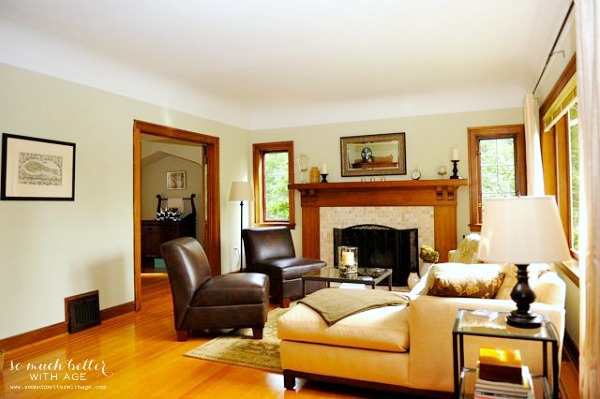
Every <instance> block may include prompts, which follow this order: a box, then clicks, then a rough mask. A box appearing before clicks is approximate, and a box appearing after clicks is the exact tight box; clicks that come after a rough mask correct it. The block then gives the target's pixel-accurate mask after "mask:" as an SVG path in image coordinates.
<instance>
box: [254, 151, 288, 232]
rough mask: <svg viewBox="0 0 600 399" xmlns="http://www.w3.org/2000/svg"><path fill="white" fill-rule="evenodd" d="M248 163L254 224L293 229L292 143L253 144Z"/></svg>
mask: <svg viewBox="0 0 600 399" xmlns="http://www.w3.org/2000/svg"><path fill="white" fill-rule="evenodd" d="M252 163H253V173H254V192H255V201H254V222H255V224H256V225H259V226H260V225H263V226H289V227H290V228H294V227H295V219H294V192H293V190H289V189H288V184H291V183H293V182H294V142H293V141H280V142H274V143H257V144H254V145H253V146H252Z"/></svg>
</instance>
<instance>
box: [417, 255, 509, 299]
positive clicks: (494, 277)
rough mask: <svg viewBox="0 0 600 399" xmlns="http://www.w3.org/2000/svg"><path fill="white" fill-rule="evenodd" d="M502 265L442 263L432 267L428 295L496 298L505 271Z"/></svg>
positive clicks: (428, 280) (428, 282)
mask: <svg viewBox="0 0 600 399" xmlns="http://www.w3.org/2000/svg"><path fill="white" fill-rule="evenodd" d="M501 268H502V266H501V265H496V264H482V263H478V264H462V263H440V264H436V265H434V266H432V267H431V269H430V270H429V277H428V279H427V287H428V289H427V295H432V296H444V297H466V298H495V297H496V294H497V293H498V290H499V289H500V286H501V285H502V281H503V280H504V273H501Z"/></svg>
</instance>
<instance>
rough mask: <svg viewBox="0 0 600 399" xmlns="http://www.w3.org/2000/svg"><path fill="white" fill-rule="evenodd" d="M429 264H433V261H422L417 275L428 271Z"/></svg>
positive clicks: (422, 274)
mask: <svg viewBox="0 0 600 399" xmlns="http://www.w3.org/2000/svg"><path fill="white" fill-rule="evenodd" d="M431 266H433V263H430V262H423V263H422V264H421V267H420V268H419V276H421V277H423V276H424V275H425V274H426V273H427V272H428V271H429V268H430V267H431Z"/></svg>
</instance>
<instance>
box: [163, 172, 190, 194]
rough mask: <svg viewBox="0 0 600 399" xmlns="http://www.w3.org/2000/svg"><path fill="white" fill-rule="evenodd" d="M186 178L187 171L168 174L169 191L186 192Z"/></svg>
mask: <svg viewBox="0 0 600 399" xmlns="http://www.w3.org/2000/svg"><path fill="white" fill-rule="evenodd" d="M185 188H186V176H185V170H178V171H175V172H167V189H168V190H185Z"/></svg>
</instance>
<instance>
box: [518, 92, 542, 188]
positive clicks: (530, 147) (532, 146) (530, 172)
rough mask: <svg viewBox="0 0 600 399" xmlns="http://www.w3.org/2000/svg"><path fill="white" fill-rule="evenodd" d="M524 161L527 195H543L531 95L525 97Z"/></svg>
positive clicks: (536, 112)
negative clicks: (525, 165) (525, 163)
mask: <svg viewBox="0 0 600 399" xmlns="http://www.w3.org/2000/svg"><path fill="white" fill-rule="evenodd" d="M523 110H524V115H523V120H524V121H525V148H526V151H525V160H526V162H527V195H544V194H545V193H546V192H545V189H544V170H543V167H542V150H541V146H540V126H539V110H538V107H537V105H536V101H535V97H534V96H533V94H532V93H528V94H526V95H525V101H524V106H523Z"/></svg>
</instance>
